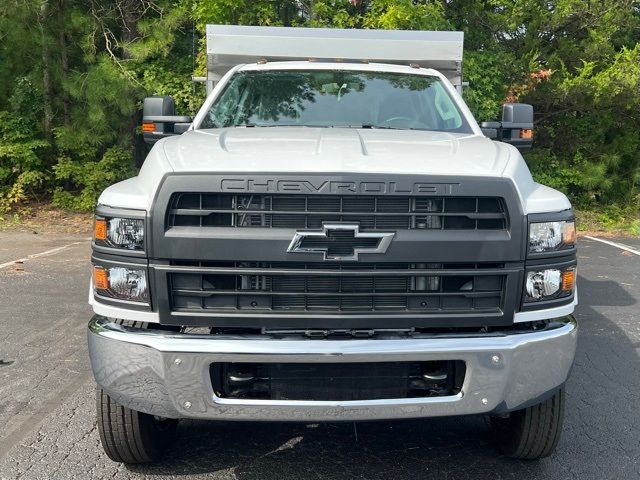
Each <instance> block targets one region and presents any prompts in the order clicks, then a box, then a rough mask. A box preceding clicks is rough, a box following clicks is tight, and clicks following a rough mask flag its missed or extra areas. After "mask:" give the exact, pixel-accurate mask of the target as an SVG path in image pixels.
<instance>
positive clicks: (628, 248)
mask: <svg viewBox="0 0 640 480" xmlns="http://www.w3.org/2000/svg"><path fill="white" fill-rule="evenodd" d="M584 238H588V239H589V240H595V241H596V242H600V243H606V244H607V245H611V246H612V247H616V248H619V249H620V250H624V251H625V252H629V253H633V254H634V255H640V251H638V250H634V249H633V248H631V247H628V246H626V245H622V244H620V243H616V242H611V241H609V240H603V239H602V238H596V237H590V236H589V235H585V236H584Z"/></svg>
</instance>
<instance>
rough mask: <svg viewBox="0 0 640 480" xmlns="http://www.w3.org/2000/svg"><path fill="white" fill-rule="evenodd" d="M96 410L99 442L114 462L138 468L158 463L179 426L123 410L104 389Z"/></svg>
mask: <svg viewBox="0 0 640 480" xmlns="http://www.w3.org/2000/svg"><path fill="white" fill-rule="evenodd" d="M96 407H97V414H98V430H99V431H100V441H101V442H102V447H103V448H104V451H105V452H106V454H107V456H108V457H109V458H110V459H111V460H113V461H114V462H123V463H131V464H135V463H148V462H155V461H157V460H159V459H160V458H161V457H162V453H163V452H164V450H165V448H166V447H167V446H168V445H169V443H170V442H171V440H172V439H173V436H174V434H175V430H176V425H177V423H178V421H177V420H172V419H159V418H157V417H154V416H153V415H148V414H146V413H142V412H137V411H135V410H131V409H129V408H126V407H123V406H122V405H120V404H118V403H116V401H115V400H113V399H112V398H111V397H110V396H109V395H107V394H106V393H105V392H104V391H103V390H102V389H101V388H98V390H97V392H96Z"/></svg>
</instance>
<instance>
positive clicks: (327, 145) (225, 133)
mask: <svg viewBox="0 0 640 480" xmlns="http://www.w3.org/2000/svg"><path fill="white" fill-rule="evenodd" d="M500 145H501V144H498V143H495V142H492V141H491V140H489V139H487V138H485V137H482V136H480V135H470V134H451V133H444V132H433V131H418V130H382V129H380V130H371V129H355V128H309V127H268V128H265V127H252V128H251V127H250V128H228V129H214V130H194V131H190V132H187V133H185V134H184V135H181V136H177V137H172V138H169V139H167V140H166V141H165V142H164V149H165V153H166V156H167V160H168V161H169V163H170V164H171V167H172V169H173V170H174V171H175V172H209V171H210V172H298V173H299V172H331V173H341V172H351V173H354V172H355V173H357V172H363V173H364V172H366V173H399V174H403V173H404V174H432V175H480V176H500V175H501V173H502V171H503V170H504V168H505V165H506V163H507V161H508V157H509V155H508V151H507V150H506V149H504V148H501V147H500Z"/></svg>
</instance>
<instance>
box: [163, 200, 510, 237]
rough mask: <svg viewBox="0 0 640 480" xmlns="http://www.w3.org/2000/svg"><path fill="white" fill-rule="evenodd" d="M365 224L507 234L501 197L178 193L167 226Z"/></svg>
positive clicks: (369, 226) (364, 226)
mask: <svg viewBox="0 0 640 480" xmlns="http://www.w3.org/2000/svg"><path fill="white" fill-rule="evenodd" d="M354 221H356V222H359V224H360V228H361V229H363V230H365V229H366V230H388V229H396V230H413V229H430V230H454V229H456V230H504V229H506V228H507V217H506V214H505V209H504V205H503V202H502V200H501V199H500V198H495V197H424V196H377V197H376V196H354V195H283V194H275V195H269V194H229V193H175V194H173V196H172V198H171V201H170V209H169V212H168V218H167V227H169V228H170V227H239V228H320V227H322V223H323V222H354Z"/></svg>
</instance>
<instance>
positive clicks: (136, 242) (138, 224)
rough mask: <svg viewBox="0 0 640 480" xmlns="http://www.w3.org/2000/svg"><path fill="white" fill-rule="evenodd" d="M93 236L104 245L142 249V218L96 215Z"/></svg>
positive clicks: (97, 242)
mask: <svg viewBox="0 0 640 480" xmlns="http://www.w3.org/2000/svg"><path fill="white" fill-rule="evenodd" d="M94 238H95V241H96V244H97V245H102V246H105V247H113V248H124V249H127V250H144V220H143V219H140V218H116V217H114V218H108V217H96V223H95V235H94Z"/></svg>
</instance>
